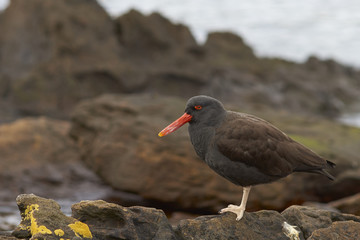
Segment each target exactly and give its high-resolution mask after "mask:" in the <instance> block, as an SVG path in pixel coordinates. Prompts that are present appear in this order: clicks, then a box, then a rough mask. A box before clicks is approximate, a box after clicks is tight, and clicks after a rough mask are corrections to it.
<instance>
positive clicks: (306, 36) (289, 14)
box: [0, 0, 360, 67]
mask: <svg viewBox="0 0 360 240" xmlns="http://www.w3.org/2000/svg"><path fill="white" fill-rule="evenodd" d="M7 2H8V0H0V9H1V8H4V7H5V6H6V5H7ZM99 2H100V4H101V5H102V6H103V7H104V8H105V9H106V10H107V11H108V12H109V13H110V14H111V15H112V16H118V15H121V14H123V13H125V12H127V11H129V9H130V8H135V9H138V10H140V11H141V12H143V13H146V14H149V13H151V12H154V11H158V12H161V13H162V14H163V15H164V16H166V17H168V18H169V19H171V20H172V21H173V22H176V23H184V24H186V25H188V26H189V27H190V29H191V31H192V32H193V34H194V36H195V37H196V39H197V40H198V41H199V42H203V41H205V39H206V35H207V33H208V32H209V31H215V30H218V31H226V30H228V31H233V32H235V33H237V34H239V35H241V36H242V37H243V38H244V39H245V41H246V42H247V43H248V44H249V45H251V46H252V47H253V48H254V49H255V52H256V54H258V55H259V56H276V57H282V58H286V59H290V60H293V61H299V62H302V61H304V60H305V59H307V58H308V57H309V56H310V55H316V56H318V57H320V58H334V59H335V60H337V61H340V62H342V63H345V64H348V65H352V66H356V67H360V55H359V54H358V53H359V52H360V44H359V42H360V14H359V12H360V1H358V0H302V1H294V0H292V1H291V0H252V1H237V0H223V1H218V0H182V1H178V0H137V1H133V0H121V1H119V0H99Z"/></svg>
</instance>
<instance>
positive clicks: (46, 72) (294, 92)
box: [0, 0, 360, 121]
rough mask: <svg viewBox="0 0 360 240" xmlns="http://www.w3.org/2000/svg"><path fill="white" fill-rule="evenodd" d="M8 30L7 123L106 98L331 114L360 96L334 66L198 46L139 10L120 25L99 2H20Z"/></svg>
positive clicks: (2, 74)
mask: <svg viewBox="0 0 360 240" xmlns="http://www.w3.org/2000/svg"><path fill="white" fill-rule="evenodd" d="M54 9H56V11H54ZM88 16H91V17H88ZM0 29H1V30H2V34H1V35H0V66H1V68H0V98H1V99H6V100H7V101H9V104H10V105H13V106H14V107H15V108H14V111H15V113H11V112H10V113H7V112H5V113H6V114H9V115H10V117H5V118H6V119H5V120H7V119H9V118H10V119H12V118H14V117H18V116H23V115H26V116H28V115H41V114H45V115H47V116H51V117H57V118H59V117H60V118H66V117H68V116H69V114H70V112H71V111H72V108H73V106H74V105H75V104H76V103H77V102H79V101H80V100H82V99H87V98H91V97H96V96H99V95H101V94H104V93H140V92H148V93H149V92H150V93H153V94H162V95H168V96H179V97H183V98H188V97H191V96H193V95H199V94H211V95H212V96H214V97H217V98H221V99H222V100H227V101H229V102H232V103H237V104H239V105H240V104H241V107H248V108H259V107H263V108H266V109H267V108H271V109H272V110H284V109H285V110H287V111H291V112H293V113H306V114H316V115H322V116H326V117H328V116H331V117H336V116H338V115H339V114H341V112H343V111H344V109H350V108H351V106H352V105H356V104H357V103H358V102H359V100H360V99H359V98H360V97H359V96H360V90H359V89H360V88H359V79H360V71H358V70H355V69H352V68H350V67H346V66H342V65H340V64H338V63H336V62H335V61H333V60H325V61H322V60H319V59H317V58H315V57H311V58H309V60H308V61H306V62H305V63H303V64H298V63H294V62H290V61H286V60H282V59H270V58H260V57H257V56H256V55H255V54H254V51H253V50H252V48H251V47H250V46H249V45H248V44H247V43H245V42H244V41H243V40H242V38H241V37H240V36H237V35H235V34H233V33H229V32H225V33H219V32H218V33H211V34H209V36H208V39H207V41H206V42H205V44H203V45H199V44H197V43H196V41H195V39H194V37H193V36H192V34H191V32H190V30H189V28H188V27H186V26H184V25H181V24H174V23H172V22H170V21H169V20H168V19H166V18H164V17H163V16H161V15H160V14H159V13H153V14H150V15H148V16H146V15H143V14H141V13H139V12H137V11H136V10H131V11H130V12H128V13H126V14H124V15H123V16H120V17H118V18H116V19H114V20H113V19H112V18H111V17H110V16H108V15H107V13H106V12H105V11H104V10H103V9H102V8H101V7H100V6H99V4H98V3H97V2H96V1H95V0H89V1H87V0H79V1H75V0H65V1H46V0H29V1H21V0H14V1H12V2H11V4H10V6H9V7H8V8H7V9H6V10H5V11H4V12H2V13H1V14H0ZM0 121H1V119H0Z"/></svg>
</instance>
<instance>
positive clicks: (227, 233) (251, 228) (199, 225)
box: [175, 211, 288, 240]
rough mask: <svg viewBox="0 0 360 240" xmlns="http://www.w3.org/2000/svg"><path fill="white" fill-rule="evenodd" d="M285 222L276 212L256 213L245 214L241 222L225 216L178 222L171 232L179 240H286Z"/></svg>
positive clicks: (230, 216)
mask: <svg viewBox="0 0 360 240" xmlns="http://www.w3.org/2000/svg"><path fill="white" fill-rule="evenodd" d="M284 221H285V218H283V217H282V216H281V215H280V214H279V213H278V212H275V211H259V212H256V213H247V212H246V213H245V214H244V217H243V218H242V219H241V221H236V220H235V215H234V214H232V213H227V214H223V215H219V216H202V217H198V218H195V219H188V220H182V221H180V223H179V225H178V226H177V227H176V229H175V232H176V233H177V235H178V236H179V239H189V240H190V239H191V240H197V239H218V240H228V239H257V240H265V239H267V240H270V239H274V240H275V239H277V240H281V239H283V240H288V238H287V237H286V236H285V234H284V233H283V232H282V224H283V222H284Z"/></svg>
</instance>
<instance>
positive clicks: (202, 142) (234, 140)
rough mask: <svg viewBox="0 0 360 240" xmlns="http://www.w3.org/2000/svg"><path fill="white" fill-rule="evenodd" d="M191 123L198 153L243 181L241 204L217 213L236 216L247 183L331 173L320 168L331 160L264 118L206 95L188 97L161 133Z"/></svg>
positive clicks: (244, 199) (239, 215)
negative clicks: (180, 112) (227, 107)
mask: <svg viewBox="0 0 360 240" xmlns="http://www.w3.org/2000/svg"><path fill="white" fill-rule="evenodd" d="M187 122H188V123H189V134H190V139H191V142H192V144H193V146H194V149H195V151H196V153H197V155H198V156H199V157H200V158H201V159H202V160H204V161H205V162H206V163H207V164H208V165H209V166H210V168H212V169H213V170H214V171H215V172H216V173H218V174H219V175H221V176H222V177H224V178H226V179H227V180H229V181H230V182H232V183H234V184H236V185H240V186H243V197H242V200H241V204H240V206H236V205H229V206H228V207H227V208H224V209H222V210H220V213H224V212H233V213H235V214H236V215H237V218H236V220H240V219H241V218H242V216H243V214H244V211H245V207H246V202H247V198H248V195H249V192H250V189H251V186H253V185H257V184H262V183H269V182H273V181H276V180H278V179H280V178H283V177H286V176H287V175H289V174H291V173H293V172H310V173H319V174H322V175H325V176H326V177H328V178H329V179H331V180H333V179H334V177H333V176H331V175H330V174H329V173H328V172H326V171H325V170H324V168H327V167H334V166H335V164H334V163H332V162H330V161H327V160H325V159H323V158H322V157H320V156H319V155H317V154H316V153H314V152H313V151H311V150H310V149H308V148H306V147H305V146H303V145H301V144H300V143H298V142H296V141H294V140H292V139H291V138H290V137H288V136H287V135H286V134H285V133H283V132H282V131H280V130H279V129H278V128H276V127H275V126H273V125H271V124H270V123H268V122H267V121H265V120H263V119H261V118H258V117H255V116H252V115H249V114H245V113H238V112H232V111H227V110H225V109H224V106H223V105H222V103H221V102H220V101H218V100H216V99H214V98H211V97H208V96H195V97H192V98H190V99H189V100H188V102H187V104H186V109H185V113H184V115H182V116H181V117H180V118H179V119H177V120H176V121H174V122H173V123H172V124H170V125H169V126H167V127H166V128H165V129H164V130H162V131H161V132H160V133H159V136H160V137H162V136H165V135H167V134H169V133H171V132H173V131H175V130H176V129H178V128H179V127H181V126H182V125H184V124H185V123H187Z"/></svg>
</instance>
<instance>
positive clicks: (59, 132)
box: [0, 118, 109, 204]
mask: <svg viewBox="0 0 360 240" xmlns="http://www.w3.org/2000/svg"><path fill="white" fill-rule="evenodd" d="M69 128H70V124H69V122H66V121H61V120H51V119H48V118H24V119H21V120H17V121H15V122H13V123H8V124H2V125H0V155H1V161H0V189H1V191H0V201H1V202H2V203H3V204H5V202H8V201H11V202H12V201H13V199H15V197H16V196H17V195H18V194H21V193H24V192H32V193H35V194H38V195H41V196H47V197H51V198H55V199H67V200H68V201H74V200H79V198H80V199H81V198H83V197H86V198H91V199H93V197H96V198H98V197H100V196H103V195H106V194H107V193H108V192H109V188H108V187H106V186H104V185H103V183H102V182H101V181H100V179H99V178H98V177H97V176H96V175H95V174H94V173H93V172H91V171H90V170H89V169H88V168H86V167H85V166H84V164H83V163H82V162H81V161H80V156H79V153H78V150H77V148H76V146H75V145H74V143H73V142H72V140H71V139H70V138H69V137H68V131H69ZM94 194H95V195H94Z"/></svg>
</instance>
